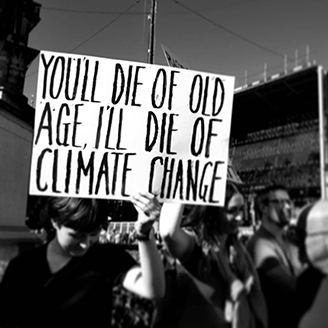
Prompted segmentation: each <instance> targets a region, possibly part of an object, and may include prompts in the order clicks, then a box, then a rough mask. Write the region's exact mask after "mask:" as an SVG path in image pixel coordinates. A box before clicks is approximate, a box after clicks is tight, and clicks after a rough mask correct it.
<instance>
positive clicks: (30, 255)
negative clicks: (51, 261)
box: [8, 244, 47, 266]
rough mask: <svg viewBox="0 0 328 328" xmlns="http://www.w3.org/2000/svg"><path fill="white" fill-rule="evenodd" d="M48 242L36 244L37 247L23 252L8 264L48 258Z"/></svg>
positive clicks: (15, 264) (20, 263) (13, 264)
mask: <svg viewBox="0 0 328 328" xmlns="http://www.w3.org/2000/svg"><path fill="white" fill-rule="evenodd" d="M46 250H47V244H44V245H41V246H36V247H35V248H33V249H31V250H29V251H26V252H23V253H21V254H19V255H17V256H16V257H14V258H13V259H12V260H11V261H10V262H9V265H8V266H19V265H25V264H28V263H31V262H38V261H39V260H40V259H43V258H46Z"/></svg>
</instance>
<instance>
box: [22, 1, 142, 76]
mask: <svg viewBox="0 0 328 328" xmlns="http://www.w3.org/2000/svg"><path fill="white" fill-rule="evenodd" d="M139 2H140V0H136V1H135V2H134V3H133V4H132V5H131V6H130V7H128V8H127V9H126V10H125V11H123V12H120V13H119V15H118V16H116V17H115V18H114V19H112V20H111V21H110V22H109V23H107V24H106V25H105V26H103V27H102V28H100V29H99V30H98V31H97V32H95V33H94V34H92V35H91V36H90V37H88V38H87V39H85V40H84V41H83V42H81V43H80V44H79V45H77V46H76V47H74V48H73V49H71V50H70V51H68V53H72V52H73V51H75V50H76V49H78V48H80V47H82V46H83V45H84V44H86V43H87V42H88V41H90V40H91V39H93V38H94V37H95V36H96V35H98V34H99V33H100V32H102V31H103V30H104V29H106V28H107V27H108V26H109V25H111V24H113V23H114V22H115V21H117V20H118V19H119V18H120V17H122V16H123V15H125V14H126V13H127V12H128V11H129V10H130V9H131V8H132V7H134V6H135V5H136V4H138V3H139ZM36 73H37V71H35V72H33V73H31V74H29V75H27V76H26V77H25V78H28V77H30V76H32V75H34V74H36Z"/></svg>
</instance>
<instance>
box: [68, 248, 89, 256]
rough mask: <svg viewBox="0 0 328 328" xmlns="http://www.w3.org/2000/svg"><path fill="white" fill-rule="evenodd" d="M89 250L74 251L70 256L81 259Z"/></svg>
mask: <svg viewBox="0 0 328 328" xmlns="http://www.w3.org/2000/svg"><path fill="white" fill-rule="evenodd" d="M87 251H88V249H83V250H74V251H71V252H70V254H71V256H73V257H81V256H83V255H85V254H86V253H87Z"/></svg>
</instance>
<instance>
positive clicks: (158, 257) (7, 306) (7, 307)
mask: <svg viewBox="0 0 328 328" xmlns="http://www.w3.org/2000/svg"><path fill="white" fill-rule="evenodd" d="M245 202H246V201H245V198H244V196H243V194H242V191H241V188H240V186H238V185H236V184H234V183H232V182H230V181H227V185H226V192H225V202H224V205H223V206H209V205H207V206H201V205H184V204H178V203H169V202H164V203H163V204H161V203H159V201H158V200H157V198H156V197H155V196H153V195H151V194H149V193H139V194H137V195H136V196H134V197H132V198H131V203H132V204H133V205H134V207H135V209H136V210H137V212H138V220H137V221H136V222H135V225H134V231H133V233H131V238H132V237H133V238H132V239H133V241H136V243H137V245H138V246H137V247H138V248H137V252H138V258H136V257H134V256H132V255H131V253H130V252H129V251H127V249H125V248H124V247H122V245H120V243H119V244H117V243H115V240H114V239H115V238H114V239H113V240H109V242H108V240H107V242H105V241H104V240H102V241H101V238H100V237H101V233H102V231H108V230H107V225H108V220H107V219H108V210H109V209H108V206H110V205H109V204H110V203H108V202H106V201H105V200H95V199H87V198H86V199H83V198H64V197H49V198H48V199H47V202H45V204H44V206H43V209H42V210H41V211H40V213H41V214H42V216H43V220H42V221H43V222H44V223H45V228H46V229H47V233H46V236H47V238H46V240H45V241H44V243H42V245H40V246H38V247H36V248H34V249H33V250H31V251H28V252H25V253H22V254H20V255H18V256H17V257H16V258H14V259H13V260H11V261H10V262H9V264H8V266H7V268H6V270H5V273H4V276H3V279H2V281H1V284H0V309H1V315H0V327H3V328H5V327H57V326H60V325H63V326H68V327H85V326H90V324H91V325H92V326H94V327H110V326H113V327H115V320H113V313H114V315H115V301H114V299H115V298H114V296H115V295H116V294H115V293H116V292H115V291H116V289H115V288H117V286H120V287H121V288H122V290H125V291H127V292H129V293H131V294H133V295H136V297H138V300H140V301H141V300H149V302H151V303H147V304H152V306H151V307H150V311H151V317H150V318H149V320H148V321H147V323H146V324H147V325H148V326H149V327H152V328H164V327H176V328H184V327H188V328H192V327H206V328H211V327H213V328H214V327H216V328H218V327H220V328H221V327H222V328H284V327H286V328H287V327H288V328H298V327H299V323H300V320H301V319H302V317H303V316H304V314H305V313H306V312H307V311H308V310H309V309H310V308H311V305H312V303H313V301H314V299H315V296H316V294H317V292H318V289H319V287H320V285H321V283H322V281H323V279H324V278H325V277H326V272H324V270H321V269H320V267H318V266H315V265H314V264H313V261H311V258H310V257H309V252H308V250H307V244H306V228H305V227H306V224H304V222H302V224H298V221H296V223H295V222H294V223H293V225H291V219H292V216H293V203H292V200H291V199H290V196H289V194H288V190H287V189H286V188H285V187H284V186H279V185H274V186H268V187H267V188H264V189H261V190H260V191H259V192H258V194H257V195H256V197H255V199H254V208H253V210H254V211H255V213H256V216H257V218H258V219H259V222H260V224H259V226H257V227H256V229H255V232H254V234H253V235H252V236H251V237H250V238H249V239H248V240H245V239H241V238H240V225H241V223H242V222H243V218H244V216H245V213H246V208H245ZM311 208H312V207H311V206H308V207H307V208H306V209H305V210H304V211H303V212H302V211H301V214H300V216H301V217H302V220H299V221H304V220H306V219H307V215H308V213H309V211H310V209H311ZM155 222H156V224H157V225H158V227H159V229H158V231H157V232H155V231H154V228H153V226H154V224H155ZM113 241H114V242H113ZM159 241H160V243H159ZM116 296H117V295H116ZM118 296H120V295H118ZM121 297H122V296H121ZM116 299H117V298H116ZM130 303H131V302H130ZM126 310H127V308H126V309H125V312H122V313H121V315H122V316H127V315H128V314H127V312H126ZM128 310H130V309H128ZM131 311H132V309H131ZM132 321H133V320H132ZM144 324H145V323H144ZM116 326H118V325H116ZM123 326H124V324H123ZM129 326H133V325H132V324H130V325H129ZM136 326H137V324H136Z"/></svg>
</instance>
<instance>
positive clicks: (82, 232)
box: [0, 193, 165, 328]
mask: <svg viewBox="0 0 328 328" xmlns="http://www.w3.org/2000/svg"><path fill="white" fill-rule="evenodd" d="M131 201H132V203H133V204H134V206H135V208H136V209H137V211H138V221H137V223H136V233H137V238H138V240H139V254H140V265H138V264H137V262H136V261H135V260H134V259H133V258H132V257H131V256H130V255H129V254H128V253H127V252H125V251H124V250H122V248H120V247H119V246H117V245H114V244H110V243H106V244H101V243H97V241H98V238H99V234H100V231H101V229H102V228H105V226H106V224H107V215H108V214H107V213H108V212H107V208H106V206H107V205H106V204H107V202H106V201H104V200H95V199H81V198H62V197H50V198H49V200H48V202H47V207H46V209H45V210H44V213H47V214H48V218H49V220H50V221H51V226H52V227H53V231H54V236H53V238H52V239H51V240H50V242H48V243H45V244H44V245H42V246H40V247H37V248H35V249H34V250H32V251H29V252H25V253H22V254H21V255H19V256H18V257H16V258H14V259H13V260H12V261H10V263H9V265H8V267H7V269H6V272H5V275H4V278H3V280H2V283H1V285H0V309H1V315H0V327H47V328H48V327H90V326H92V327H110V326H111V310H112V289H113V286H114V284H116V283H118V282H120V283H122V285H123V286H124V287H125V288H126V289H127V290H129V291H132V292H134V293H136V294H138V295H140V296H142V297H144V298H148V299H155V300H158V299H160V298H162V297H163V295H164V292H165V280H164V271H163V265H162V261H161V258H160V255H159V253H158V250H157V247H156V244H155V241H154V237H153V229H152V226H153V223H154V221H155V220H157V219H158V217H159V213H160V204H159V202H158V201H157V199H156V197H153V196H152V195H151V194H148V193H140V194H139V195H138V196H136V197H133V198H132V199H131Z"/></svg>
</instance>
